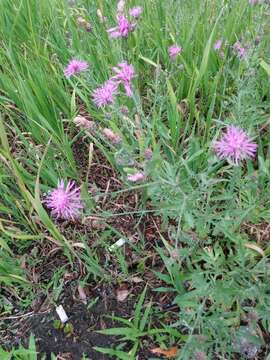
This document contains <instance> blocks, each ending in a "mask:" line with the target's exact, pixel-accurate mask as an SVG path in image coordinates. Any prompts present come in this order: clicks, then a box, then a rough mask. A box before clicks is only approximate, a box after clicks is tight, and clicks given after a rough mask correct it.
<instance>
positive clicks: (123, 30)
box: [107, 14, 135, 38]
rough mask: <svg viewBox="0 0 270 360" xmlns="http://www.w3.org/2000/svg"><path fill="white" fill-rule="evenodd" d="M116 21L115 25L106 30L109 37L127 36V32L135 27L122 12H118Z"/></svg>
mask: <svg viewBox="0 0 270 360" xmlns="http://www.w3.org/2000/svg"><path fill="white" fill-rule="evenodd" d="M117 23H118V25H117V27H114V28H111V29H109V30H107V31H108V33H109V35H110V37H111V38H118V37H128V34H129V33H130V32H131V31H133V30H134V27H135V25H134V24H130V23H129V21H128V19H127V18H126V17H125V16H124V15H122V14H118V16H117Z"/></svg>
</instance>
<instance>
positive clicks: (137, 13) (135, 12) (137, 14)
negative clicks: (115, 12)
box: [129, 6, 143, 19]
mask: <svg viewBox="0 0 270 360" xmlns="http://www.w3.org/2000/svg"><path fill="white" fill-rule="evenodd" d="M142 11H143V9H142V7H141V6H135V7H133V8H132V9H130V10H129V15H130V16H132V17H134V18H135V19H137V18H138V17H140V15H141V13H142Z"/></svg>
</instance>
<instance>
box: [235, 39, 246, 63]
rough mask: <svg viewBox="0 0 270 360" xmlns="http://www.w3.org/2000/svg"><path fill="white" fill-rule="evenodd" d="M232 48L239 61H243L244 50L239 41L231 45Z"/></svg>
mask: <svg viewBox="0 0 270 360" xmlns="http://www.w3.org/2000/svg"><path fill="white" fill-rule="evenodd" d="M233 48H234V50H235V51H236V53H237V55H238V57H239V58H240V59H243V58H244V57H245V56H246V49H245V48H244V47H243V46H242V45H241V44H240V42H239V41H237V42H236V43H235V44H234V45H233Z"/></svg>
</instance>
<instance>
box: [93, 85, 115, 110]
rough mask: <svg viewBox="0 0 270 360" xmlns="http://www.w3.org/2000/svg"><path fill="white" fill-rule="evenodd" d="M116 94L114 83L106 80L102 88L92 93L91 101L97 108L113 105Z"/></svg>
mask: <svg viewBox="0 0 270 360" xmlns="http://www.w3.org/2000/svg"><path fill="white" fill-rule="evenodd" d="M116 92H117V84H115V82H114V81H111V80H108V81H106V82H105V84H104V85H103V86H101V87H99V88H97V89H96V90H95V91H94V92H93V101H94V103H95V104H96V105H97V107H98V108H101V107H104V106H106V105H108V104H113V102H114V96H115V94H116Z"/></svg>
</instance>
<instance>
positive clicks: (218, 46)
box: [214, 39, 222, 51]
mask: <svg viewBox="0 0 270 360" xmlns="http://www.w3.org/2000/svg"><path fill="white" fill-rule="evenodd" d="M221 46H222V40H221V39H219V40H217V41H216V42H215V45H214V50H216V51H218V50H220V49H221Z"/></svg>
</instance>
